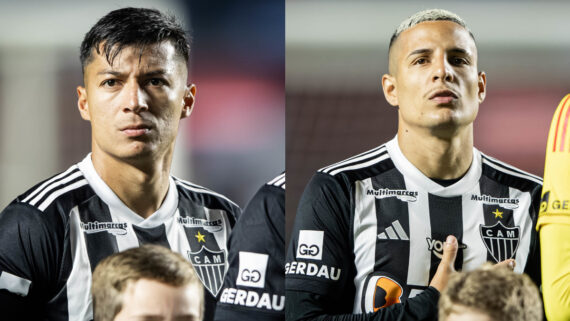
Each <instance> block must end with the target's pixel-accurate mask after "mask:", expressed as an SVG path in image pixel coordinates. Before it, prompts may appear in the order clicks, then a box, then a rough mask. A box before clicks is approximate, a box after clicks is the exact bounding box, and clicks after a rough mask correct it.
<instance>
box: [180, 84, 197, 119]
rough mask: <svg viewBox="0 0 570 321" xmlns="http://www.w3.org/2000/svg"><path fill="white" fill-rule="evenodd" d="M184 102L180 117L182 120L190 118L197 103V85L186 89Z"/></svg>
mask: <svg viewBox="0 0 570 321" xmlns="http://www.w3.org/2000/svg"><path fill="white" fill-rule="evenodd" d="M183 100H184V102H183V103H184V106H182V114H181V115H180V118H186V117H188V116H190V114H191V113H192V110H193V109H194V102H195V101H196V85H194V84H190V85H189V86H188V87H186V91H185V93H184V99H183Z"/></svg>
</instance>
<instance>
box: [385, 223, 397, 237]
mask: <svg viewBox="0 0 570 321" xmlns="http://www.w3.org/2000/svg"><path fill="white" fill-rule="evenodd" d="M386 234H388V237H389V238H390V239H391V240H397V239H398V236H397V235H396V232H394V229H393V228H392V227H391V226H388V227H387V228H386Z"/></svg>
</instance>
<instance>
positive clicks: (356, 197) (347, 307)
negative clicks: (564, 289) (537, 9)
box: [285, 9, 542, 321]
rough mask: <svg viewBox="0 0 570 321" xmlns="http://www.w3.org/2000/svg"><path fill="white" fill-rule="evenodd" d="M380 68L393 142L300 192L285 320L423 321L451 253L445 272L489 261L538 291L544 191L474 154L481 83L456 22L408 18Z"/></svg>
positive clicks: (430, 315) (530, 178) (443, 16)
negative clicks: (393, 124)
mask: <svg viewBox="0 0 570 321" xmlns="http://www.w3.org/2000/svg"><path fill="white" fill-rule="evenodd" d="M388 60H389V61H388V63H389V73H388V74H385V75H383V77H382V88H383V90H384V96H385V97H386V100H387V101H388V103H389V104H390V105H392V106H394V107H397V108H398V133H397V136H396V137H395V138H394V139H392V140H390V141H389V142H387V143H386V144H383V145H381V146H379V147H377V148H375V149H373V150H370V151H368V152H365V153H362V154H360V155H357V156H354V157H352V158H349V159H347V160H345V161H341V162H338V163H336V164H333V165H330V166H327V167H325V168H322V169H320V170H319V171H318V172H317V173H316V174H315V176H314V177H313V178H312V180H311V181H310V182H309V184H308V186H307V187H306V189H305V191H304V193H303V196H302V197H301V200H300V203H299V207H298V210H297V216H296V218H295V225H294V228H293V234H292V238H291V243H290V245H289V249H288V253H287V260H286V261H287V262H286V266H285V274H286V283H285V289H286V307H285V309H286V311H287V320H330V321H333V320H343V321H349V320H433V319H435V318H436V317H437V300H438V297H439V292H440V291H441V290H442V289H443V288H444V287H445V284H446V282H447V277H446V276H447V275H449V273H446V274H444V275H441V274H440V272H444V271H446V270H450V268H449V266H443V267H442V262H443V261H444V259H445V258H446V255H445V248H446V246H449V245H451V244H453V245H454V246H457V248H456V251H457V258H455V257H453V260H451V262H452V266H451V268H453V267H454V268H455V269H457V270H466V271H468V270H473V269H475V268H477V267H479V266H480V265H482V264H483V263H485V262H486V261H491V262H495V263H501V264H504V265H510V266H514V269H515V272H517V273H521V272H526V273H528V274H529V275H530V276H531V277H532V278H533V279H534V280H535V282H537V283H540V265H539V262H540V260H539V246H538V238H537V234H536V232H534V229H533V227H534V226H535V223H536V218H537V214H538V204H539V201H540V189H541V183H542V181H541V179H540V178H538V177H536V176H534V175H531V174H528V173H526V172H523V171H521V170H519V169H516V168H514V167H512V166H510V165H507V164H505V163H502V162H500V161H498V160H496V159H494V158H491V157H489V156H486V155H484V154H483V153H481V152H480V151H478V150H477V149H476V148H474V146H473V122H474V120H475V117H476V115H477V111H478V109H479V104H480V103H482V102H483V100H484V99H485V94H486V75H485V73H484V72H482V71H479V70H478V69H477V62H478V54H477V47H476V45H475V40H474V38H473V35H472V34H471V32H470V31H469V29H468V28H467V26H466V24H465V22H464V21H463V20H462V19H461V18H460V17H459V16H457V15H456V14H454V13H451V12H449V11H446V10H441V9H432V10H425V11H421V12H418V13H416V14H414V15H412V16H411V17H410V18H408V19H406V20H404V21H403V22H402V23H401V24H400V26H399V27H398V28H397V29H396V31H395V32H394V34H393V36H392V41H391V43H390V49H389V59H388ZM515 262H516V264H515ZM434 280H439V281H440V282H434Z"/></svg>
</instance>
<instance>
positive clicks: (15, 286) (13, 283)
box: [0, 271, 32, 296]
mask: <svg viewBox="0 0 570 321" xmlns="http://www.w3.org/2000/svg"><path fill="white" fill-rule="evenodd" d="M31 284H32V281H30V280H27V279H24V278H21V277H19V276H17V275H14V274H12V273H8V272H6V271H0V289H2V290H8V291H9V292H12V293H15V294H17V295H20V296H28V292H29V291H30V285H31Z"/></svg>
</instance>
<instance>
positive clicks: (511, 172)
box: [483, 158, 542, 185]
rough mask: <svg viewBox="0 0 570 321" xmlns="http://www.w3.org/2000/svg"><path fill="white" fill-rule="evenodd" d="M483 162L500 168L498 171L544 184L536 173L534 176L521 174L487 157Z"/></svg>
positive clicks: (497, 168)
mask: <svg viewBox="0 0 570 321" xmlns="http://www.w3.org/2000/svg"><path fill="white" fill-rule="evenodd" d="M483 163H485V164H487V165H489V166H491V167H493V168H494V169H496V170H498V171H501V172H503V173H507V174H510V175H513V176H516V177H520V178H524V179H528V180H529V181H533V182H535V183H538V184H540V185H542V180H540V179H537V178H535V176H534V175H533V176H531V175H525V174H521V173H519V172H515V171H512V170H509V169H506V168H504V167H501V166H499V165H496V164H494V163H492V162H491V161H489V160H488V159H485V158H483Z"/></svg>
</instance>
